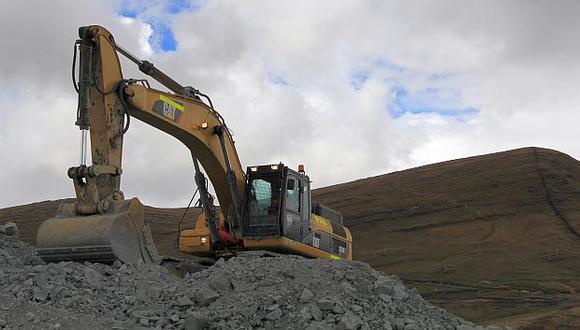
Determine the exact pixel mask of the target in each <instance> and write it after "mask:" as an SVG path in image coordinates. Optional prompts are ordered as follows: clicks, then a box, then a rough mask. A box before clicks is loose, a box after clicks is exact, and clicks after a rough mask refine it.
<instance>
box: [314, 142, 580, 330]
mask: <svg viewBox="0 0 580 330" xmlns="http://www.w3.org/2000/svg"><path fill="white" fill-rule="evenodd" d="M542 178H543V182H544V184H543V182H542ZM314 197H315V198H316V199H317V200H321V201H323V202H325V203H327V204H328V205H330V206H332V207H334V208H336V209H338V210H340V211H341V212H342V213H343V214H344V215H345V219H346V222H347V225H348V226H349V227H350V228H351V230H352V232H353V236H354V240H355V242H356V245H355V248H356V251H355V257H356V258H357V259H362V260H365V261H367V262H369V263H370V264H371V265H373V267H375V268H377V269H380V270H382V271H385V272H387V273H395V274H399V276H400V277H401V278H403V279H404V280H405V281H406V282H408V283H410V284H412V285H415V286H417V287H418V288H419V289H420V291H421V292H422V293H423V294H425V295H426V297H427V298H428V299H430V300H431V301H433V302H435V303H437V304H439V305H441V306H444V307H445V308H447V309H449V310H451V311H453V312H455V313H457V314H459V315H462V316H464V317H465V318H467V319H470V320H474V321H476V322H483V323H504V322H506V323H510V324H518V325H521V326H525V325H529V324H531V323H536V324H538V323H542V324H545V325H546V326H547V327H548V328H549V325H550V323H555V324H560V325H563V324H566V323H570V322H576V323H575V324H576V325H577V326H580V318H579V317H578V316H579V315H580V314H578V312H577V311H575V310H572V309H570V308H571V307H573V306H578V303H579V302H580V300H579V299H578V297H577V295H576V294H575V293H576V291H577V290H578V289H579V288H580V278H579V276H578V275H579V271H578V269H580V239H579V237H578V235H576V234H575V233H574V232H573V231H580V230H576V228H579V229H580V163H578V161H576V160H575V159H573V158H571V157H569V156H567V155H564V154H561V153H558V152H555V151H551V150H546V149H532V148H526V149H519V150H514V151H509V152H502V153H496V154H490V155H485V156H479V157H472V158H467V159H461V160H456V161H450V162H445V163H440V164H434V165H429V166H425V167H420V168H415V169H410V170H406V171H402V172H396V173H391V174H387V175H382V176H378V177H374V178H368V179H363V180H358V181H355V182H351V183H345V184H340V185H335V186H331V187H327V188H322V189H319V190H317V191H316V192H315V194H314ZM549 200H551V201H552V203H551V204H550V203H549ZM559 215H561V216H562V217H563V218H562V217H560V216H559ZM565 221H567V222H568V224H566V222H565ZM554 311H558V313H556V314H554V315H551V316H550V315H547V320H538V319H541V318H542V316H543V315H542V313H553V312H554ZM530 320H534V322H531V321H530Z"/></svg>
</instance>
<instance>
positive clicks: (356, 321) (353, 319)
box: [338, 311, 362, 330]
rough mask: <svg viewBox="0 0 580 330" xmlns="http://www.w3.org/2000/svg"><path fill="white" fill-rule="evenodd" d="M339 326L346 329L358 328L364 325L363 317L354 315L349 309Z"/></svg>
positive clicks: (353, 329)
mask: <svg viewBox="0 0 580 330" xmlns="http://www.w3.org/2000/svg"><path fill="white" fill-rule="evenodd" d="M338 325H339V327H340V328H341V329H344V330H356V329H358V327H359V326H361V325H362V321H361V319H360V318H359V317H358V316H356V315H354V314H353V313H352V312H351V311H347V312H346V313H344V315H342V317H341V318H340V322H339V323H338Z"/></svg>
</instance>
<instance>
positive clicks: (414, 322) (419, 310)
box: [0, 223, 494, 330]
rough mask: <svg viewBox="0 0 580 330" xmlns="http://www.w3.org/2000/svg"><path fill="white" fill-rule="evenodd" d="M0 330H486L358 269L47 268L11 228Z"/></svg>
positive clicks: (254, 257) (315, 265) (293, 263)
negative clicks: (184, 271) (181, 272)
mask: <svg viewBox="0 0 580 330" xmlns="http://www.w3.org/2000/svg"><path fill="white" fill-rule="evenodd" d="M0 327H1V328H10V329H111V328H113V329H140V328H154V329H206V328H207V329H275V328H279V329H335V328H336V329H405V330H411V329H461V330H467V329H476V328H477V329H484V328H483V327H475V326H474V325H473V324H471V323H469V322H467V321H465V320H463V319H461V318H459V317H457V316H454V315H452V314H450V313H448V312H446V311H444V310H443V309H441V308H439V307H436V306H433V305H431V304H430V303H428V302H426V301H425V300H423V298H422V297H421V296H420V295H419V294H418V293H417V292H416V291H415V290H409V289H407V288H406V287H405V286H404V285H403V284H402V283H401V282H400V281H399V280H398V279H397V278H395V277H392V276H387V275H384V274H382V273H380V272H377V271H375V270H373V269H372V268H371V267H370V266H368V265H367V264H365V263H361V262H347V261H336V260H311V259H304V258H300V257H295V256H281V255H276V254H271V253H262V252H251V253H250V252H248V253H243V254H240V255H238V256H237V257H233V258H231V259H228V260H224V259H220V260H219V261H218V262H217V263H216V264H215V265H214V266H212V267H210V268H208V269H205V270H203V271H201V272H198V273H195V274H188V275H187V276H186V277H185V278H179V277H176V276H174V275H173V274H171V273H170V272H169V271H167V270H166V269H164V268H163V267H161V266H157V265H147V266H141V267H137V268H135V267H131V266H128V265H123V264H120V263H115V264H113V265H103V264H90V263H85V264H81V263H73V262H61V263H53V264H45V263H44V262H42V260H40V258H39V257H38V255H37V254H36V251H35V249H34V247H33V246H30V245H28V244H26V243H23V242H22V241H20V239H19V238H18V229H17V227H16V225H14V224H11V223H9V224H7V225H4V226H2V227H0ZM493 328H494V327H488V328H486V329H493Z"/></svg>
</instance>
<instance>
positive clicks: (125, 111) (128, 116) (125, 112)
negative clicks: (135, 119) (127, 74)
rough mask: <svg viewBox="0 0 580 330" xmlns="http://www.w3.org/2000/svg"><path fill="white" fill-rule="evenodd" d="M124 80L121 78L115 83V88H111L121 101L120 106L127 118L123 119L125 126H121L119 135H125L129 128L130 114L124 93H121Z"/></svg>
mask: <svg viewBox="0 0 580 330" xmlns="http://www.w3.org/2000/svg"><path fill="white" fill-rule="evenodd" d="M125 82H126V80H121V81H119V82H118V83H117V85H116V86H115V88H113V90H117V96H118V97H119V102H121V107H122V108H123V113H124V114H125V117H126V118H127V119H126V120H125V127H123V130H122V131H121V135H125V133H127V131H128V130H129V125H130V124H131V114H130V112H129V106H128V105H127V103H126V102H125V95H124V94H123V93H124V88H125Z"/></svg>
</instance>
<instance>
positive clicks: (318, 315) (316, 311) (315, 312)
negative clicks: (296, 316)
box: [310, 305, 322, 321]
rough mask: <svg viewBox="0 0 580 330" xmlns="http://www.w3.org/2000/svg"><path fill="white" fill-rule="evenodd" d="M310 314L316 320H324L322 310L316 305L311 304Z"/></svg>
mask: <svg viewBox="0 0 580 330" xmlns="http://www.w3.org/2000/svg"><path fill="white" fill-rule="evenodd" d="M310 315H312V318H313V319H315V320H316V321H322V311H321V310H320V309H319V308H318V307H316V305H312V306H310Z"/></svg>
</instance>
